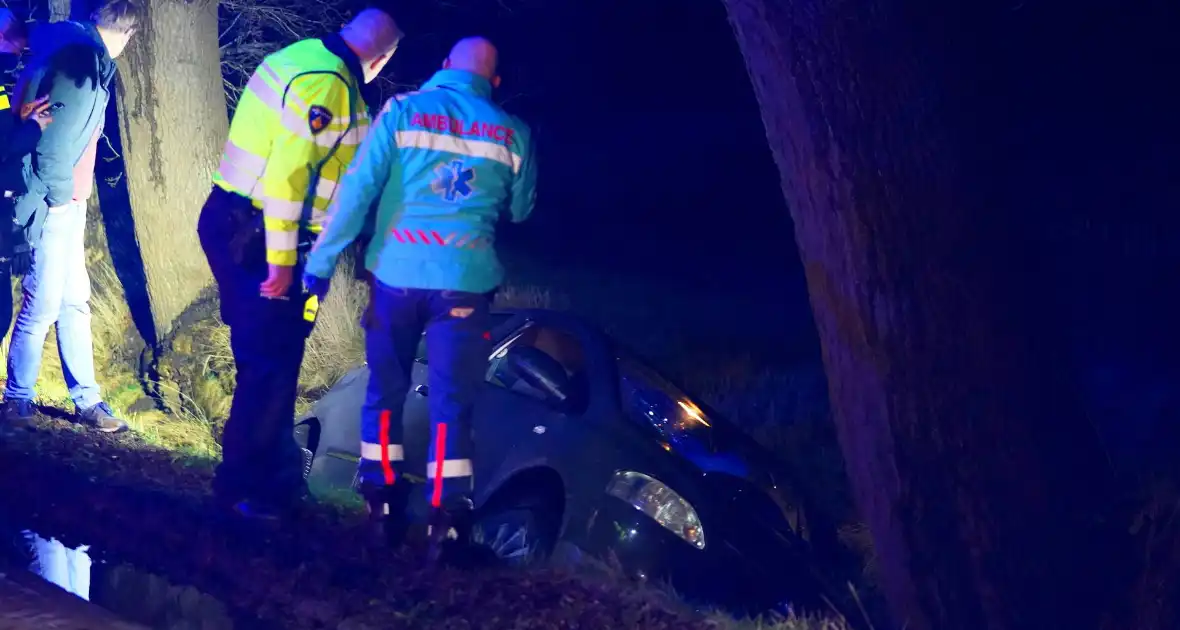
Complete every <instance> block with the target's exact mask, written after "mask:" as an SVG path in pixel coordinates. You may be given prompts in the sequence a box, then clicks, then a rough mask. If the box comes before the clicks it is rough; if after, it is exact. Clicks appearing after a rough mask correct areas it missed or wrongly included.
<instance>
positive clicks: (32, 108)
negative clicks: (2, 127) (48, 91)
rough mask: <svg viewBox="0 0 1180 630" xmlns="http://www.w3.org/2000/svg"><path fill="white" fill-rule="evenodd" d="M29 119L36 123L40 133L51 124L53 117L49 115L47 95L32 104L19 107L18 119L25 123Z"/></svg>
mask: <svg viewBox="0 0 1180 630" xmlns="http://www.w3.org/2000/svg"><path fill="white" fill-rule="evenodd" d="M30 118H32V119H33V122H35V123H37V126H38V127H40V128H41V131H45V128H46V127H48V126H49V123H51V122H53V116H52V115H50V113H49V96H48V95H46V96H42V97H41V98H39V99H37V100H35V101H33V102H32V103H25V104H24V105H21V108H20V119H21V120H24V121H27V120H29V119H30Z"/></svg>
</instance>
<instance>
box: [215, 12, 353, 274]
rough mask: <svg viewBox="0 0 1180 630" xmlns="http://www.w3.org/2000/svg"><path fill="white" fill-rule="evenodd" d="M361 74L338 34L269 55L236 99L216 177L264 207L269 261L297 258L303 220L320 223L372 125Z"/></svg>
mask: <svg viewBox="0 0 1180 630" xmlns="http://www.w3.org/2000/svg"><path fill="white" fill-rule="evenodd" d="M362 76H363V75H362V70H361V65H360V60H359V59H357V56H356V54H355V53H353V52H352V51H351V50H350V49H349V48H348V47H347V46H346V45H345V44H344V41H343V40H342V39H341V38H340V36H338V35H334V36H330V37H324V38H320V39H305V40H303V41H300V42H296V43H294V44H292V45H290V46H288V47H286V48H284V49H282V50H280V51H278V52H276V53H274V54H272V55H270V56H268V57H267V58H266V59H264V60H263V62H262V64H261V65H260V66H258V69H257V70H255V71H254V75H253V76H251V77H250V81H249V83H247V85H246V89H245V90H244V91H243V93H242V96H241V99H239V101H238V106H237V109H236V111H235V112H234V118H233V122H232V123H231V124H230V130H229V138H228V140H226V143H225V152H224V153H223V155H222V158H221V166H220V167H219V168H218V170H217V173H216V174H215V175H214V177H213V182H214V183H215V184H217V185H218V186H221V187H222V188H224V189H226V190H228V191H230V192H234V193H238V194H241V195H244V196H246V197H249V198H250V199H251V200H252V201H253V202H254V205H255V207H257V208H260V209H261V210H262V214H263V223H264V225H265V228H266V260H267V262H268V263H270V264H273V265H288V266H289V265H294V264H295V263H296V261H297V258H298V254H297V249H298V244H299V231H300V227H301V224H302V227H304V228H306V229H307V230H309V231H311V232H313V233H318V232H319V231H320V229H321V226H322V224H323V218H324V213H325V211H326V210H327V209H328V205H329V204H330V203H331V202H332V199H333V197H334V196H335V193H336V184H337V182H339V181H340V177H341V176H342V175H343V173H344V171H345V170H347V168H348V164H349V163H350V162H351V161H352V158H353V156H354V155H355V154H356V151H357V147H358V146H359V145H360V143H361V140H362V139H364V137H365V134H366V133H367V132H368V129H369V115H368V110H367V108H366V106H365V102H364V99H363V98H362V97H361V94H360V80H361V77H362ZM305 205H306V206H307V207H305Z"/></svg>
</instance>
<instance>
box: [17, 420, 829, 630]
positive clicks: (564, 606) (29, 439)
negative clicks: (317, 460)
mask: <svg viewBox="0 0 1180 630" xmlns="http://www.w3.org/2000/svg"><path fill="white" fill-rule="evenodd" d="M39 428H40V430H39V431H38V432H35V433H26V432H21V433H18V434H16V435H15V437H12V438H9V439H7V440H5V441H3V442H0V494H2V495H3V496H4V497H5V499H6V501H7V505H8V506H9V507H8V508H7V510H6V512H7V515H6V516H7V517H8V519H10V520H14V521H16V522H18V523H20V525H21V526H22V527H28V528H30V529H33V530H35V531H37V532H38V533H40V534H41V535H42V536H45V537H49V536H52V537H54V538H57V539H58V540H61V541H62V542H63V543H64V544H65V545H66V546H74V545H77V544H89V545H90V546H91V549H92V551H91V555H92V556H97V558H96V559H98V558H102V559H109V560H110V561H113V562H125V563H131V564H133V565H135V566H137V567H139V568H141V569H143V570H146V571H150V572H152V573H156V574H159V575H161V576H163V577H165V578H167V579H169V580H172V581H174V582H175V583H179V584H186V585H191V586H193V587H195V588H196V589H197V590H199V591H202V592H204V593H207V594H208V595H210V596H212V597H215V598H217V599H218V600H220V601H221V602H223V603H224V604H225V605H226V606H227V608H228V609H229V610H230V612H231V614H232V615H234V616H235V617H237V618H240V619H243V620H245V619H251V620H256V622H257V621H261V622H265V623H266V624H267V627H281V628H291V629H299V628H335V627H349V628H354V629H358V628H370V627H371V628H448V629H451V628H453V629H459V628H489V629H490V628H563V627H566V628H574V627H579V628H650V629H652V630H663V629H674V628H716V629H719V630H720V629H734V628H767V629H769V628H779V629H782V630H786V629H796V628H800V629H801V628H824V629H832V630H837V629H840V628H844V627H845V626H844V625H843V624H841V623H839V622H837V621H831V620H828V621H808V620H802V619H791V620H779V621H776V622H762V623H758V622H738V621H734V620H732V619H726V618H725V617H724V616H721V615H704V614H700V613H697V612H694V611H693V610H691V609H689V608H688V607H686V606H684V605H683V604H681V603H680V602H678V601H677V600H676V599H675V597H674V596H671V595H670V594H669V593H668V592H666V591H664V590H661V589H659V588H655V587H648V586H644V585H639V584H635V583H632V582H629V581H625V580H622V579H620V578H619V577H618V576H617V575H614V574H612V573H611V572H610V571H609V570H605V571H599V572H579V573H576V574H575V573H571V572H569V571H564V570H559V569H547V568H537V569H530V570H527V571H509V570H499V571H481V572H463V573H459V572H452V571H439V572H428V571H423V570H422V569H420V568H419V563H418V562H417V554H419V553H421V550H420V549H416V548H413V547H411V548H409V549H405V550H400V551H398V552H395V553H387V552H375V551H374V550H372V549H371V548H369V547H367V546H366V545H365V544H364V543H363V542H361V541H363V539H364V536H363V535H361V532H360V531H359V529H358V528H359V527H360V526H361V525H362V522H363V519H362V517H361V516H360V515H359V514H358V513H357V512H355V511H351V510H345V509H341V508H338V507H333V506H325V507H323V508H320V509H317V510H316V511H314V512H311V513H309V514H307V515H306V516H305V517H304V518H303V519H302V520H301V522H300V525H299V526H298V527H283V528H274V529H271V528H262V527H254V526H243V525H241V524H238V523H233V522H230V521H225V520H223V519H220V518H217V517H216V516H215V511H214V510H213V509H212V506H211V505H210V502H209V497H208V484H209V478H210V474H211V467H212V464H213V461H212V460H209V459H194V458H189V457H178V456H177V455H176V454H175V453H172V452H170V451H166V450H164V449H161V448H158V447H154V446H151V445H149V444H147V443H145V441H144V440H143V439H141V438H139V437H137V436H135V435H133V434H123V435H117V436H104V435H99V434H95V433H92V432H88V431H84V430H80V429H78V428H77V427H75V425H72V424H70V423H68V422H66V421H62V420H53V419H49V418H46V419H43V420H41V421H39ZM81 515H84V517H81ZM344 620H347V621H348V623H349V625H348V626H342V625H341V622H342V621H344Z"/></svg>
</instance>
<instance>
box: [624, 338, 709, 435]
mask: <svg viewBox="0 0 1180 630" xmlns="http://www.w3.org/2000/svg"><path fill="white" fill-rule="evenodd" d="M618 365H619V394H620V396H621V398H622V401H623V408H624V410H625V411H626V412H627V413H629V414H632V415H633V416H634V417H635V418H636V419H637V420H640V421H641V422H647V423H650V424H651V425H652V427H653V428H655V429H656V430H657V431H659V432H660V433H661V434H663V435H664V436H665V437H667V438H670V439H672V440H673V441H675V440H676V439H677V437H678V436H679V435H680V434H682V433H692V432H694V431H697V430H701V429H707V428H708V427H709V420H708V418H707V417H706V416H705V414H704V412H703V411H702V410H701V409H700V407H698V406H697V404H696V403H695V402H693V401H692V399H691V398H690V397H689V396H688V395H687V394H685V393H684V392H683V391H682V390H681V389H680V388H679V387H677V386H675V385H673V384H672V382H671V381H669V380H668V379H666V378H664V377H663V376H661V375H660V373H659V372H656V371H655V370H654V369H652V368H650V367H648V366H647V365H644V364H643V363H642V362H641V361H639V360H638V359H636V358H634V357H631V356H627V355H620V356H619V357H618Z"/></svg>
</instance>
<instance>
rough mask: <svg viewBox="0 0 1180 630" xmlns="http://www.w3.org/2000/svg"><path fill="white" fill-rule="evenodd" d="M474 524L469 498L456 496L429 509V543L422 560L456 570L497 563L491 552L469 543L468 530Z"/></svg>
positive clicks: (469, 532)
mask: <svg viewBox="0 0 1180 630" xmlns="http://www.w3.org/2000/svg"><path fill="white" fill-rule="evenodd" d="M474 525H475V510H474V506H473V505H472V503H471V499H469V498H467V497H457V498H455V499H453V500H450V501H447V502H446V504H444V505H443V507H440V508H431V510H430V523H429V530H428V532H427V537H428V540H429V543H430V546H429V548H428V551H427V557H426V562H427V564H428V565H429V566H431V567H439V566H448V567H453V568H457V569H475V568H480V567H490V566H493V565H495V564H496V563H497V558H496V554H495V552H493V551H492V550H491V549H489V548H488V547H485V546H483V545H476V544H473V543H472V541H471V530H472V527H473V526H474Z"/></svg>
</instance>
